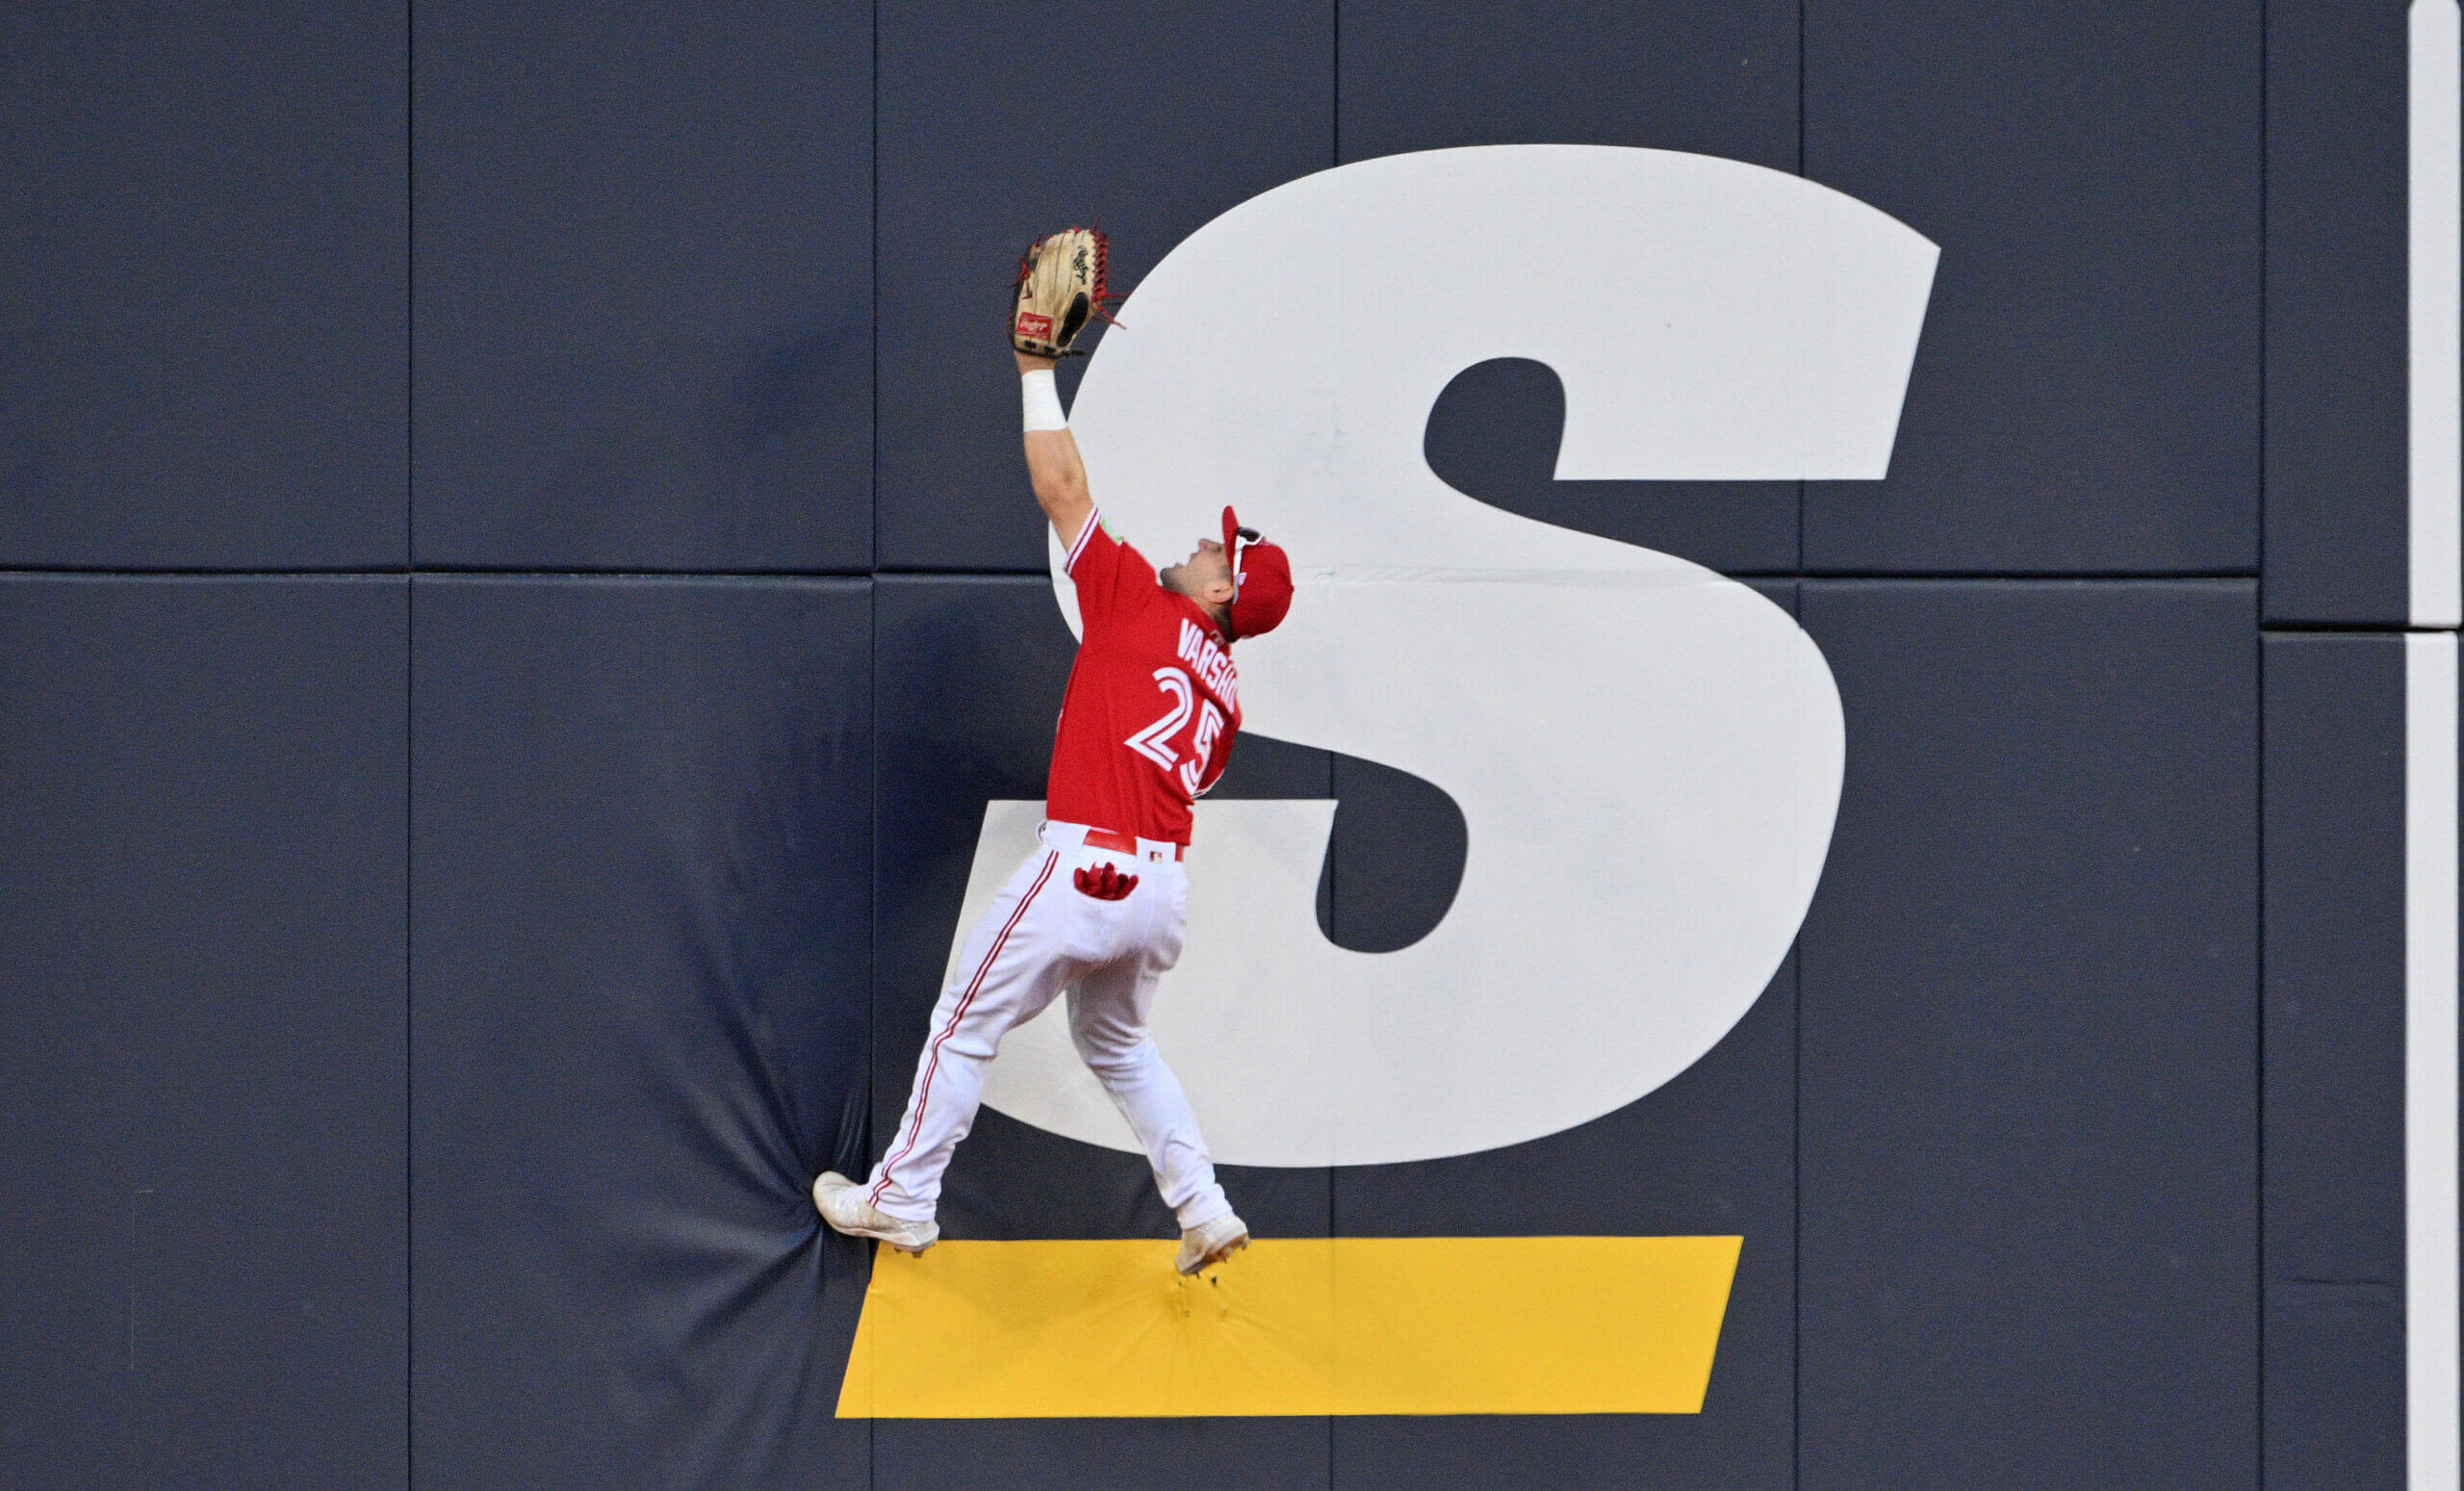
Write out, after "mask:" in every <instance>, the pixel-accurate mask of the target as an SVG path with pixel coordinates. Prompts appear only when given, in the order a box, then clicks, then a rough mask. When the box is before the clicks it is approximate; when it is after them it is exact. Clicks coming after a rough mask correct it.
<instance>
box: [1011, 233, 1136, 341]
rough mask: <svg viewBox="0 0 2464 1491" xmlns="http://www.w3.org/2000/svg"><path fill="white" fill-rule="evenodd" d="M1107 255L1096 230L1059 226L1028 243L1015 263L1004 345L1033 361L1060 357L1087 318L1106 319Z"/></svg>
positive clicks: (1100, 234)
mask: <svg viewBox="0 0 2464 1491" xmlns="http://www.w3.org/2000/svg"><path fill="white" fill-rule="evenodd" d="M1107 256H1108V253H1107V247H1106V244H1105V241H1104V231H1103V229H1101V228H1064V229H1062V230H1061V231H1060V232H1058V233H1049V234H1046V235H1045V236H1043V237H1042V238H1040V239H1038V240H1036V241H1035V243H1034V244H1030V245H1029V246H1028V248H1027V251H1026V253H1025V254H1024V255H1022V256H1021V257H1020V258H1019V260H1018V284H1017V297H1016V303H1015V304H1014V306H1012V308H1011V311H1010V345H1011V346H1012V347H1016V348H1017V349H1018V350H1019V351H1021V352H1025V353H1027V354H1028V355H1029V356H1033V357H1065V356H1067V355H1069V344H1070V343H1071V342H1073V341H1075V340H1077V337H1078V333H1079V332H1081V331H1083V330H1085V329H1086V325H1087V320H1088V318H1089V317H1091V316H1100V317H1102V318H1103V319H1104V320H1106V321H1111V320H1112V319H1113V318H1112V312H1111V311H1109V310H1107V309H1106V308H1105V306H1104V301H1105V300H1106V299H1107V298H1109V296H1108V295H1107V293H1106V285H1105V281H1104V270H1105V266H1106V259H1107Z"/></svg>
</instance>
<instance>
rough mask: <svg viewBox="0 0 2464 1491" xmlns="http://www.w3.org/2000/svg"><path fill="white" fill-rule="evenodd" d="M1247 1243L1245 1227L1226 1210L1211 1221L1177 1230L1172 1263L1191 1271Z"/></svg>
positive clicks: (1209, 1264) (1212, 1265) (1243, 1222)
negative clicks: (1176, 1250) (1176, 1253)
mask: <svg viewBox="0 0 2464 1491" xmlns="http://www.w3.org/2000/svg"><path fill="white" fill-rule="evenodd" d="M1248 1246H1249V1227H1248V1224H1247V1223H1246V1222H1245V1221H1242V1220H1241V1219H1240V1218H1238V1217H1236V1216H1234V1215H1233V1214H1232V1213H1230V1212H1225V1213H1224V1214H1223V1215H1222V1216H1220V1217H1218V1218H1216V1219H1215V1220H1214V1221H1202V1222H1199V1223H1198V1224H1197V1225H1196V1226H1194V1227H1192V1228H1190V1229H1189V1230H1188V1231H1186V1232H1183V1233H1182V1234H1181V1252H1180V1256H1179V1257H1177V1258H1174V1259H1173V1260H1172V1267H1173V1268H1175V1269H1178V1270H1180V1271H1181V1272H1183V1273H1195V1272H1198V1271H1199V1270H1200V1269H1206V1268H1212V1267H1214V1266H1215V1265H1216V1264H1219V1263H1221V1262H1222V1261H1223V1260H1224V1259H1226V1258H1229V1257H1231V1256H1232V1255H1233V1254H1234V1253H1237V1252H1239V1251H1240V1250H1241V1249H1242V1248H1244V1247H1248Z"/></svg>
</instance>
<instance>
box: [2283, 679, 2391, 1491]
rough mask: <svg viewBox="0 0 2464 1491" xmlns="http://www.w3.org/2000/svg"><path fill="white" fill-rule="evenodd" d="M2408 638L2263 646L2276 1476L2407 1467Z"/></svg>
mask: <svg viewBox="0 0 2464 1491" xmlns="http://www.w3.org/2000/svg"><path fill="white" fill-rule="evenodd" d="M2404 647H2405V643H2404V639H2403V638H2402V637H2400V636H2370V635H2357V634H2350V633H2345V634H2336V635H2318V634H2311V635H2300V634H2277V635H2272V636H2270V637H2269V638H2268V641H2267V652H2266V657H2267V756H2266V779H2267V799H2266V814H2267V815H2266V820H2265V832H2266V845H2267V904H2266V928H2267V941H2266V948H2265V967H2266V970H2267V973H2266V976H2267V982H2266V986H2265V989H2266V1018H2267V1041H2266V1050H2267V1066H2266V1080H2267V1087H2266V1100H2265V1104H2264V1110H2263V1111H2264V1113H2265V1115H2266V1121H2267V1127H2266V1134H2265V1153H2266V1156H2267V1170H2266V1176H2265V1180H2266V1191H2265V1217H2266V1238H2265V1247H2264V1251H2263V1254H2262V1257H2263V1260H2264V1264H2265V1277H2266V1283H2267V1301H2266V1310H2267V1352H2266V1358H2265V1359H2266V1363H2267V1375H2268V1381H2267V1390H2268V1416H2267V1432H2268V1442H2267V1466H2266V1469H2267V1484H2268V1485H2270V1486H2271V1487H2280V1488H2291V1487H2297V1486H2300V1487H2307V1486H2396V1485H2400V1484H2402V1483H2403V1478H2404V1477H2403V1472H2404V1441H2403V1427H2404V1298H2403V1285H2404V836H2405V828H2404V708H2405V704H2404Z"/></svg>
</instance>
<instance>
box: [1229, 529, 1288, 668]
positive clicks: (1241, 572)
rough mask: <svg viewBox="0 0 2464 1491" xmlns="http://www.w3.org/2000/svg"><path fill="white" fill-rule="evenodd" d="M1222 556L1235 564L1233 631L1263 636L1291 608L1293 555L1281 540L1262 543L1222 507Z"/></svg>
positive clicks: (1273, 627)
mask: <svg viewBox="0 0 2464 1491" xmlns="http://www.w3.org/2000/svg"><path fill="white" fill-rule="evenodd" d="M1223 557H1224V560H1225V561H1226V562H1227V563H1229V564H1230V565H1231V566H1232V635H1233V636H1234V637H1235V638H1239V637H1255V636H1264V635H1265V634H1266V633H1268V632H1270V631H1272V630H1274V629H1275V628H1277V627H1279V626H1281V625H1283V617H1284V613H1285V612H1287V611H1289V610H1291V609H1292V558H1291V556H1290V555H1288V554H1286V553H1284V552H1283V546H1282V545H1280V544H1268V543H1261V542H1260V541H1259V539H1258V535H1257V533H1256V531H1255V530H1254V529H1250V528H1245V527H1241V520H1240V519H1238V518H1236V517H1234V516H1233V515H1232V509H1231V508H1229V507H1226V508H1224V509H1223Z"/></svg>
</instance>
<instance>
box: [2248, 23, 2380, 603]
mask: <svg viewBox="0 0 2464 1491" xmlns="http://www.w3.org/2000/svg"><path fill="white" fill-rule="evenodd" d="M2267 13H2268V34H2267V58H2268V110H2267V211H2268V254H2267V411H2268V412H2267V585H2266V596H2267V612H2268V619H2269V620H2271V621H2281V622H2313V621H2323V622H2377V623H2380V624H2387V623H2393V624H2395V625H2398V626H2401V625H2402V624H2403V623H2404V621H2405V619H2406V613H2407V610H2408V608H2409V607H2408V602H2409V595H2408V591H2409V584H2408V578H2407V569H2408V554H2409V550H2410V544H2409V538H2408V534H2407V532H2406V529H2407V527H2408V524H2409V519H2410V506H2409V502H2408V500H2407V493H2406V459H2405V438H2406V436H2405V429H2406V423H2407V420H2406V409H2405V392H2404V387H2405V376H2406V358H2407V351H2406V348H2407V339H2406V329H2405V315H2406V311H2405V305H2406V297H2407V289H2406V284H2405V270H2404V244H2405V238H2406V235H2407V232H2408V228H2409V219H2408V206H2407V188H2406V181H2405V174H2406V166H2405V159H2406V151H2405V146H2404V140H2405V131H2406V127H2407V104H2406V95H2407V88H2406V80H2405V72H2406V51H2407V47H2406V40H2405V31H2406V21H2405V8H2404V5H2403V4H2402V0H2363V3H2355V0H2269V4H2268V8H2267Z"/></svg>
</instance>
